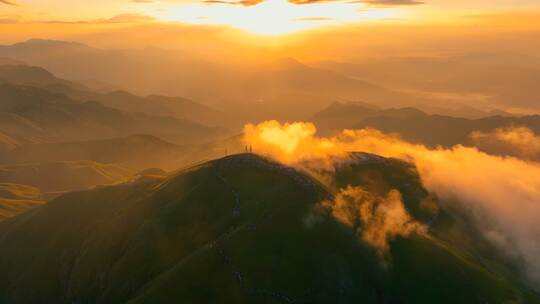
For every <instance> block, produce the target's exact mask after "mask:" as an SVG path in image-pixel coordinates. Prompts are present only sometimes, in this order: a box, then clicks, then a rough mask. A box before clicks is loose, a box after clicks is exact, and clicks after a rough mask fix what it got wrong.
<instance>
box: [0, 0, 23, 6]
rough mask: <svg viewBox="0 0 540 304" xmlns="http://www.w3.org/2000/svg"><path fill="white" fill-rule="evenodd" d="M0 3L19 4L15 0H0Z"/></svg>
mask: <svg viewBox="0 0 540 304" xmlns="http://www.w3.org/2000/svg"><path fill="white" fill-rule="evenodd" d="M0 3H1V4H7V5H11V6H19V5H18V4H17V3H15V2H13V1H10V0H0Z"/></svg>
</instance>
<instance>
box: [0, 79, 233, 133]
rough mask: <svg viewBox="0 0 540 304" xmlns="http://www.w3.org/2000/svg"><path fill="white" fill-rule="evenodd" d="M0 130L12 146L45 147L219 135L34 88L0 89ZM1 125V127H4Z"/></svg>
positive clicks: (176, 121) (164, 118) (203, 128)
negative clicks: (144, 137) (88, 141)
mask: <svg viewBox="0 0 540 304" xmlns="http://www.w3.org/2000/svg"><path fill="white" fill-rule="evenodd" d="M0 113H1V115H3V116H6V117H8V119H7V120H6V121H2V122H0V130H2V132H3V133H4V134H5V135H7V136H10V137H11V138H13V139H15V140H17V141H25V142H43V141H45V142H47V141H66V140H81V139H100V138H111V137H121V136H126V135H131V134H140V133H143V134H152V135H156V136H159V137H161V138H163V139H166V140H169V141H173V142H175V141H176V142H182V143H186V142H194V141H205V140H210V139H212V138H216V137H218V136H219V135H220V134H223V130H222V129H219V128H214V127H207V126H204V125H201V124H197V123H194V122H191V121H187V120H181V119H177V118H173V117H170V116H153V115H148V114H145V113H136V112H125V111H121V110H118V109H114V108H110V107H107V106H104V105H102V104H100V103H98V102H79V101H76V100H73V99H71V98H69V97H67V96H65V95H63V94H58V93H53V92H50V91H48V90H44V89H40V88H37V87H29V86H17V85H8V84H3V85H0ZM3 125H6V126H5V127H4V126H3Z"/></svg>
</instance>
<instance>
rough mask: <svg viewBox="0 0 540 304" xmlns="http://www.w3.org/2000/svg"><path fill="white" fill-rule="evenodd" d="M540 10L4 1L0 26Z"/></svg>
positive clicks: (423, 18)
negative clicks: (1, 24) (41, 23)
mask: <svg viewBox="0 0 540 304" xmlns="http://www.w3.org/2000/svg"><path fill="white" fill-rule="evenodd" d="M535 11H540V2H539V1H537V0H514V1H509V0H452V1H450V0H426V1H420V0H363V1H362V0H356V1H355V0H345V1H321V0H289V1H287V0H266V1H265V0H202V1H189V0H95V1H92V2H91V5H89V1H86V0H47V1H42V0H0V23H3V24H9V23H16V22H18V23H20V22H26V23H28V22H94V23H95V22H101V23H105V22H106V23H126V22H130V23H133V22H148V21H154V22H156V21H173V22H181V23H187V24H202V25H225V26H230V27H233V28H237V29H241V30H244V31H247V32H251V33H255V34H263V35H282V34H288V33H291V32H296V31H300V30H304V29H308V28H314V27H315V28H317V27H324V26H328V25H336V24H338V25H342V24H351V23H366V22H388V23H395V22H409V23H422V22H431V23H433V22H439V23H440V22H442V23H444V22H447V23H456V24H458V23H460V22H463V20H462V18H463V17H466V16H470V15H472V16H478V15H484V14H485V15H489V14H501V13H506V14H515V13H519V12H528V13H531V12H535ZM506 18H507V19H508V16H506ZM507 21H508V20H507ZM515 21H516V22H518V21H519V18H516V20H515ZM528 25H530V23H528Z"/></svg>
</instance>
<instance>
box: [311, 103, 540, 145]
mask: <svg viewBox="0 0 540 304" xmlns="http://www.w3.org/2000/svg"><path fill="white" fill-rule="evenodd" d="M310 121H313V122H314V123H315V124H316V125H317V126H319V128H320V131H321V133H322V134H325V135H327V134H333V133H335V132H338V131H341V130H343V129H347V128H349V129H351V128H357V129H358V128H375V129H378V130H381V131H383V132H387V133H396V134H399V135H400V136H401V137H402V138H403V139H405V140H408V141H411V142H415V143H422V144H426V145H429V146H437V145H442V146H453V145H457V144H471V140H470V135H471V133H472V132H474V131H483V132H488V131H493V130H494V129H496V128H502V127H508V126H526V127H528V128H530V129H531V130H533V131H534V132H535V133H537V134H538V133H540V115H527V116H489V117H485V118H479V119H467V118H459V117H452V116H444V115H430V114H427V113H425V112H423V111H420V110H418V109H416V108H390V109H380V108H377V107H374V106H371V105H366V104H362V103H334V104H332V105H330V106H329V107H328V108H326V109H324V110H322V111H321V112H319V113H317V114H315V115H314V116H313V117H312V118H311V119H310Z"/></svg>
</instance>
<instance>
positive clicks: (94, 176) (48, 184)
mask: <svg viewBox="0 0 540 304" xmlns="http://www.w3.org/2000/svg"><path fill="white" fill-rule="evenodd" d="M133 173H134V172H132V171H130V170H129V169H128V168H124V167H122V166H119V165H114V164H100V163H97V162H93V161H87V160H81V161H63V162H50V163H28V164H12V165H2V166H0V181H2V182H5V183H14V184H23V185H30V186H33V187H36V188H38V189H40V190H41V191H42V192H61V191H70V190H77V189H78V190H81V189H86V188H89V187H93V186H96V185H103V184H110V183H114V182H118V181H120V180H121V179H123V178H126V177H129V176H131V175H132V174H133Z"/></svg>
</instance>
